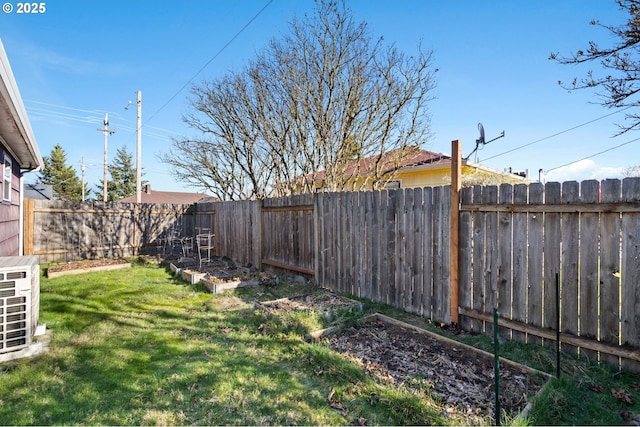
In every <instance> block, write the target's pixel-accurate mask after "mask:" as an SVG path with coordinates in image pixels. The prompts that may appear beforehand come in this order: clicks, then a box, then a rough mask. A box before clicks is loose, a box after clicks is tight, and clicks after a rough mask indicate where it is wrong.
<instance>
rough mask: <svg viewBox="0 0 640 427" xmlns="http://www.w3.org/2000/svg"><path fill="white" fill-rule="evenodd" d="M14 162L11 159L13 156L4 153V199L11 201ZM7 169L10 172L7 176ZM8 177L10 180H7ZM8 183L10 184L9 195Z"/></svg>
mask: <svg viewBox="0 0 640 427" xmlns="http://www.w3.org/2000/svg"><path fill="white" fill-rule="evenodd" d="M12 169H13V162H12V161H11V157H9V154H8V153H6V152H5V153H4V162H3V164H2V200H5V201H9V202H10V201H11V190H12V189H11V180H12V178H13V171H12ZM7 170H8V172H9V176H8V177H7ZM7 178H8V180H7ZM7 184H8V185H9V188H8V190H9V191H8V192H9V194H8V195H7Z"/></svg>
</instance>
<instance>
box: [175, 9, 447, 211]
mask: <svg viewBox="0 0 640 427" xmlns="http://www.w3.org/2000/svg"><path fill="white" fill-rule="evenodd" d="M316 6H317V7H316V9H315V11H314V14H313V15H312V16H305V17H304V19H302V20H299V19H294V20H293V21H292V22H291V23H290V26H289V27H290V32H289V33H288V34H286V35H284V36H283V37H282V38H281V39H273V40H271V41H270V43H269V44H268V46H267V47H266V48H265V49H264V50H263V51H262V52H260V53H259V54H258V55H257V57H256V59H254V60H253V61H251V62H250V63H248V65H246V66H245V67H244V69H243V70H242V71H241V72H238V73H232V74H230V75H228V76H225V77H224V78H221V79H219V80H217V81H214V82H210V83H204V84H202V85H200V86H195V87H194V88H193V89H192V96H193V97H192V100H191V103H192V106H193V108H194V112H192V113H191V114H189V115H187V116H186V117H185V122H186V123H187V124H188V125H189V126H190V127H191V128H193V129H195V130H197V131H199V132H200V133H201V136H200V138H197V139H195V138H183V139H181V140H177V141H175V142H174V145H173V148H174V149H173V152H172V153H171V154H167V155H165V156H163V158H162V160H163V161H165V162H167V163H169V164H171V165H173V166H174V167H176V168H177V169H179V172H178V175H179V176H180V177H181V178H182V179H185V180H187V181H189V182H192V183H194V184H197V185H199V186H200V187H203V188H205V189H207V190H209V191H212V192H214V193H216V195H217V196H218V197H220V198H222V199H235V198H263V197H266V196H269V195H286V194H294V193H299V192H309V191H313V189H314V185H313V183H312V181H313V180H314V179H315V177H316V176H317V173H318V172H319V171H323V180H324V186H325V187H326V188H328V189H330V190H341V189H347V188H349V189H358V187H361V186H363V185H365V183H366V181H372V182H373V183H374V185H375V184H377V185H381V183H383V182H385V181H387V180H389V179H391V178H392V176H393V174H392V173H389V170H388V169H389V156H388V155H387V156H385V153H389V152H393V153H394V156H395V157H397V159H395V160H394V162H393V164H394V165H396V167H399V166H400V165H401V161H402V157H403V156H405V155H408V153H409V152H411V151H412V150H414V149H415V148H416V147H419V146H421V145H423V144H424V143H426V142H427V141H428V139H429V138H430V136H431V132H430V115H429V113H428V110H427V104H428V102H429V101H430V100H432V99H433V95H432V92H433V89H434V86H435V83H434V75H433V73H434V72H435V71H433V70H432V67H431V62H432V61H431V56H432V54H431V52H429V51H425V50H424V49H423V48H422V47H421V46H418V51H417V54H416V55H414V56H407V55H405V54H403V53H402V52H400V51H398V49H397V48H396V47H395V46H393V45H391V46H388V45H385V44H384V41H383V39H382V38H379V39H377V40H376V41H374V40H372V38H371V36H370V35H369V33H368V30H367V25H366V23H360V24H356V23H355V22H354V21H353V18H352V17H351V15H350V11H349V10H348V9H347V8H346V7H345V5H344V2H339V1H334V0H320V1H318V2H317V3H316ZM194 144H195V145H194ZM365 157H373V159H374V161H373V162H366V163H365V162H359V161H358V160H361V159H363V158H365ZM383 159H384V161H383ZM349 165H351V166H350V167H351V168H352V169H353V165H355V170H347V167H348V166H349ZM361 168H362V170H359V169H361ZM358 174H360V175H363V176H364V179H360V180H354V179H349V178H350V176H354V175H358ZM223 196H224V197H223Z"/></svg>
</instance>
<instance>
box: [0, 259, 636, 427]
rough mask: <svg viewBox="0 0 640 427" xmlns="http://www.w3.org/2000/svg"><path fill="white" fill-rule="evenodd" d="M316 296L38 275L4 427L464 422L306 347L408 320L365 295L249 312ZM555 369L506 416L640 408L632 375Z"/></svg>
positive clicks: (536, 360)
mask: <svg viewBox="0 0 640 427" xmlns="http://www.w3.org/2000/svg"><path fill="white" fill-rule="evenodd" d="M315 291H317V289H316V288H315V287H314V286H313V285H309V284H299V283H294V282H292V281H287V280H285V279H283V280H281V281H280V284H279V285H277V286H274V285H270V286H256V287H247V288H239V289H236V290H233V291H227V292H225V293H223V294H218V295H212V294H210V293H208V292H207V291H206V289H205V288H204V287H202V286H201V285H197V284H196V285H191V284H187V283H185V282H183V281H180V280H176V279H175V278H173V277H172V275H171V274H170V272H169V271H168V270H167V269H166V268H163V267H158V266H154V265H145V264H144V263H134V265H133V267H132V268H131V269H130V270H126V272H125V271H122V270H120V271H105V272H94V273H87V274H83V275H77V276H63V277H59V278H55V279H47V278H45V277H42V278H41V315H40V320H41V322H43V323H46V324H47V328H48V330H49V331H50V333H51V342H50V346H49V349H48V351H47V352H46V353H45V354H43V355H41V356H38V357H36V358H33V359H24V360H19V361H13V362H9V363H5V364H1V365H0V383H1V384H2V387H0V424H2V425H61V424H65V425H78V424H82V425H105V424H109V425H187V424H199V425H358V424H366V425H417V424H419V425H450V424H462V423H465V420H464V419H461V418H449V417H447V416H445V415H444V413H445V411H444V409H443V405H442V404H441V402H439V401H438V399H434V398H432V397H431V396H430V395H429V390H428V387H425V388H424V390H423V391H422V392H421V393H416V392H412V391H410V390H409V389H407V388H405V387H403V386H398V385H397V384H383V383H381V382H379V381H376V380H375V379H373V378H372V377H370V376H368V375H366V373H365V371H364V369H363V368H362V367H361V366H360V365H358V364H356V363H355V362H353V361H352V360H350V359H349V358H347V357H345V356H343V355H341V354H338V353H336V352H334V351H331V350H330V349H329V348H327V347H325V346H324V345H321V344H317V343H309V342H306V341H304V339H303V335H304V334H305V333H308V332H311V331H314V330H317V329H321V328H325V327H327V326H330V325H333V324H336V323H337V322H347V323H353V322H358V321H359V320H360V319H361V317H362V316H363V315H366V314H368V313H371V312H374V311H380V312H383V313H385V314H387V315H391V316H393V317H397V318H401V319H402V320H405V319H403V317H405V318H406V317H407V315H406V314H404V313H400V312H398V311H396V310H393V309H391V308H389V307H386V306H382V305H375V304H369V303H367V302H366V301H363V307H364V310H363V311H364V312H363V313H361V312H360V310H352V309H345V310H341V311H337V312H336V314H335V316H331V318H327V317H326V316H323V315H322V313H316V312H313V311H310V310H301V311H297V312H293V313H286V314H285V315H282V316H272V315H268V314H267V313H265V312H264V311H263V310H259V309H256V308H255V307H254V303H255V302H256V301H260V302H264V301H270V300H275V299H278V298H282V297H286V296H292V295H304V294H309V293H312V292H315ZM412 321H413V322H414V323H415V322H421V325H422V326H424V327H426V328H428V329H429V328H430V329H432V330H436V331H437V330H438V328H435V327H434V326H433V325H428V324H426V323H425V322H424V320H422V319H416V318H414V319H412ZM472 340H473V341H474V342H473V344H474V345H477V346H480V347H486V346H487V345H490V341H489V340H488V339H485V338H480V337H473V339H472ZM502 351H503V355H504V356H505V357H509V358H511V359H514V360H517V361H520V362H523V363H525V364H530V365H531V364H533V365H535V366H534V367H536V368H538V369H542V370H546V371H548V372H553V367H554V365H553V361H554V360H555V359H554V355H553V353H550V352H549V350H547V349H542V348H541V347H538V346H533V345H528V346H525V345H522V344H515V343H514V344H512V343H509V344H508V345H504V346H503V347H502ZM563 374H564V376H563V378H562V379H561V380H560V381H558V380H553V381H552V382H551V383H550V384H548V385H547V387H545V389H544V391H543V393H542V394H541V395H540V396H539V398H537V399H535V400H534V404H533V408H532V411H531V415H530V417H529V418H528V419H525V420H505V422H509V423H516V422H517V423H519V424H520V425H526V424H527V423H529V424H545V425H549V424H623V423H624V421H623V418H622V415H621V412H622V411H627V412H629V413H631V414H637V413H638V412H640V408H638V401H640V396H639V394H638V390H637V383H638V381H639V380H638V377H637V376H633V375H632V374H628V373H617V372H614V371H611V370H608V369H606V368H604V367H602V366H598V365H594V364H589V363H587V362H586V361H584V360H575V359H574V358H571V357H570V356H567V355H565V356H563ZM634 387H636V388H634ZM611 389H616V390H618V389H625V390H628V391H629V392H630V393H631V394H630V396H631V398H632V399H633V403H632V404H631V405H627V404H624V403H622V402H620V401H618V400H616V399H615V398H614V397H613V396H612V395H611V393H610V390H611ZM489 422H490V420H487V423H489Z"/></svg>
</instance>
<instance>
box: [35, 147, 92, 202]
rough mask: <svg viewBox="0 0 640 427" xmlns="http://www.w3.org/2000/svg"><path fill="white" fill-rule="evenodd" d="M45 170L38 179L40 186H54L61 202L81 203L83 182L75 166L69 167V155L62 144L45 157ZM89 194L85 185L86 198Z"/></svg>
mask: <svg viewBox="0 0 640 427" xmlns="http://www.w3.org/2000/svg"><path fill="white" fill-rule="evenodd" d="M43 160H44V168H43V169H42V171H41V172H40V176H39V178H38V183H39V184H47V185H52V186H53V191H54V193H55V194H56V196H57V197H58V199H60V200H70V201H76V202H78V201H81V200H82V182H81V181H80V179H79V178H78V175H77V174H76V170H75V169H74V168H73V166H69V165H67V154H66V153H65V152H64V150H63V149H62V147H61V146H60V144H56V146H55V147H53V150H51V154H50V155H49V156H45V157H44V158H43ZM88 194H89V190H87V187H86V184H85V196H86V195H88Z"/></svg>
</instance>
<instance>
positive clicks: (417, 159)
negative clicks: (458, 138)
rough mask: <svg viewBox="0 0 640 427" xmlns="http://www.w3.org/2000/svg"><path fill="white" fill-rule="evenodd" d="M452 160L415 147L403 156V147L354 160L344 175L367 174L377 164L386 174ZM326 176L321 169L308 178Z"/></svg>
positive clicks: (347, 166)
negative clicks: (396, 170) (400, 169)
mask: <svg viewBox="0 0 640 427" xmlns="http://www.w3.org/2000/svg"><path fill="white" fill-rule="evenodd" d="M450 162H451V157H449V156H447V155H444V154H441V153H434V152H431V151H427V150H421V149H419V148H413V149H410V152H409V153H408V154H405V155H404V156H402V155H401V149H396V150H391V151H388V152H386V153H384V154H382V155H380V154H377V155H375V156H371V157H366V158H364V159H360V160H354V161H352V162H350V163H348V164H347V165H346V166H345V173H344V175H345V177H348V178H351V177H353V176H354V175H358V176H363V175H367V174H368V173H369V171H371V170H373V169H374V168H375V167H376V165H377V164H379V165H380V170H381V172H382V174H385V173H387V172H391V171H393V170H395V169H399V168H407V167H415V166H418V165H435V164H444V163H447V164H448V163H450ZM324 176H325V171H319V172H316V173H315V174H312V175H309V176H307V178H308V179H313V180H314V181H322V180H323V179H324Z"/></svg>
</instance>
